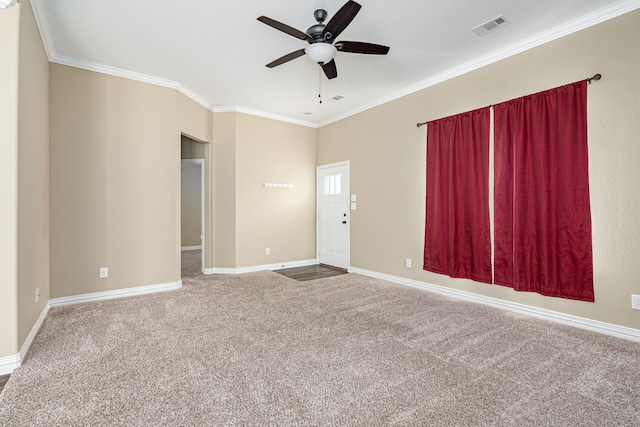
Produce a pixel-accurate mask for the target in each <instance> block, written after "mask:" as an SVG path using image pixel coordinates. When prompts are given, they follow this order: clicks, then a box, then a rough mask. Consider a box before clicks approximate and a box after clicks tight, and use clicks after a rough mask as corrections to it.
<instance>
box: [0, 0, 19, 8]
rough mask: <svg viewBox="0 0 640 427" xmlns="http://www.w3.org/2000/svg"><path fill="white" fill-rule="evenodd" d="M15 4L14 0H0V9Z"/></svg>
mask: <svg viewBox="0 0 640 427" xmlns="http://www.w3.org/2000/svg"><path fill="white" fill-rule="evenodd" d="M14 4H16V0H0V9H6V8H8V7H9V6H13V5H14Z"/></svg>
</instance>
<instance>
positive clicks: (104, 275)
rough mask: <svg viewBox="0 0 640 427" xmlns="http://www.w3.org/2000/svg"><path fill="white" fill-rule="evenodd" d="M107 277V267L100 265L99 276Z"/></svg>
mask: <svg viewBox="0 0 640 427" xmlns="http://www.w3.org/2000/svg"><path fill="white" fill-rule="evenodd" d="M106 277H109V267H100V278H101V279H104V278H106Z"/></svg>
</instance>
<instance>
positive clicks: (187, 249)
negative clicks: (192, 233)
mask: <svg viewBox="0 0 640 427" xmlns="http://www.w3.org/2000/svg"><path fill="white" fill-rule="evenodd" d="M180 250H181V251H182V252H184V251H199V250H202V245H200V246H183V247H181V248H180Z"/></svg>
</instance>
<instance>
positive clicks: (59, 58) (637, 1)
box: [5, 0, 640, 129]
mask: <svg viewBox="0 0 640 427" xmlns="http://www.w3.org/2000/svg"><path fill="white" fill-rule="evenodd" d="M5 1H6V0H5ZM31 4H32V7H33V11H34V14H35V16H36V23H37V25H38V29H39V30H40V36H41V38H42V42H43V44H44V47H45V50H46V52H47V56H48V57H49V61H51V62H56V63H59V64H62V65H69V66H72V67H77V68H82V69H85V70H89V71H95V72H98V73H104V74H111V75H114V76H118V77H123V78H128V79H132V80H138V81H142V82H146V83H150V84H157V85H159V86H165V87H170V88H173V89H176V90H178V91H180V92H181V93H182V94H184V95H185V96H187V97H189V98H191V99H192V100H194V101H195V102H197V103H198V104H200V105H202V106H203V107H205V108H207V109H208V110H210V111H213V112H214V113H216V112H220V113H223V112H239V113H245V114H250V115H254V116H258V117H264V118H268V119H272V120H278V121H283V122H287V123H292V124H298V125H301V126H307V127H311V128H315V129H317V128H320V127H322V126H326V125H329V124H331V123H335V122H337V121H340V120H343V119H346V118H347V117H350V116H353V115H355V114H358V113H361V112H363V111H366V110H369V109H371V108H374V107H377V106H380V105H382V104H385V103H387V102H390V101H393V100H396V99H398V98H401V97H403V96H406V95H409V94H412V93H415V92H418V91H420V90H422V89H426V88H428V87H431V86H434V85H436V84H438V83H442V82H444V81H446V80H449V79H452V78H454V77H458V76H460V75H463V74H465V73H468V72H470V71H473V70H476V69H478V68H481V67H484V66H486V65H489V64H492V63H494V62H497V61H500V60H502V59H505V58H508V57H510V56H513V55H516V54H518V53H520V52H523V51H525V50H529V49H531V48H534V47H537V46H540V45H542V44H545V43H548V42H550V41H553V40H556V39H559V38H561V37H564V36H566V35H569V34H572V33H575V32H577V31H580V30H583V29H586V28H589V27H592V26H594V25H597V24H600V23H602V22H605V21H608V20H610V19H613V18H616V17H618V16H621V15H624V14H625V13H629V12H632V11H634V10H636V9H638V8H640V0H626V1H621V2H618V3H616V4H613V5H609V6H606V7H603V8H602V9H600V10H598V11H596V12H594V13H592V14H589V15H585V16H583V17H582V18H579V19H576V20H574V21H571V22H568V23H565V24H563V25H562V26H559V27H556V28H553V29H551V30H549V31H546V32H544V33H540V34H538V35H536V36H533V37H530V38H528V39H525V40H522V41H520V42H518V43H514V44H512V45H510V46H507V47H506V48H504V49H501V50H498V51H495V52H492V53H490V54H488V55H485V56H481V57H479V58H476V59H474V60H472V61H469V62H466V63H464V64H462V65H460V66H458V67H454V68H452V69H450V70H447V71H445V72H443V73H440V74H438V75H436V76H433V77H430V78H428V79H425V80H422V81H420V82H418V83H416V84H412V85H409V86H406V87H404V88H402V89H400V90H398V91H396V92H394V93H392V94H390V95H388V96H384V97H381V98H379V99H377V100H374V101H372V102H370V103H367V104H364V105H362V106H360V107H358V108H355V109H353V110H349V111H347V112H345V113H343V114H340V115H338V116H335V117H333V118H331V119H328V120H325V121H322V122H319V123H314V122H308V121H304V120H299V119H294V118H291V117H285V116H281V115H277V114H272V113H268V112H265V111H259V110H253V109H250V108H245V107H240V106H213V105H211V103H210V102H208V101H207V100H205V99H204V98H202V97H201V96H199V95H198V94H196V93H195V92H193V91H191V90H189V89H187V88H185V87H184V86H182V85H181V84H180V83H178V82H174V81H171V80H166V79H161V78H158V77H153V76H149V75H146V74H141V73H136V72H132V71H127V70H123V69H120V68H115V67H109V66H105V65H101V64H97V63H92V62H89V61H82V60H78V59H74V58H70V57H66V56H64V55H58V54H57V53H56V50H55V45H54V43H53V36H52V34H51V29H50V26H49V22H48V19H47V14H46V11H45V9H46V8H45V7H44V5H43V0H31ZM581 77H584V76H581ZM497 102H499V100H496V102H495V103H497Z"/></svg>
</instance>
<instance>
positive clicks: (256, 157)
mask: <svg viewBox="0 0 640 427" xmlns="http://www.w3.org/2000/svg"><path fill="white" fill-rule="evenodd" d="M237 129H238V131H237V152H236V153H237V154H236V155H237V158H236V168H237V170H236V174H237V178H236V209H237V215H236V218H237V223H236V227H237V231H236V236H237V241H236V244H237V247H236V257H237V267H247V266H254V265H263V264H273V263H277V262H286V261H296V260H306V259H311V258H316V256H315V165H316V136H317V131H316V129H312V128H308V127H304V126H299V125H294V124H289V123H284V122H279V121H275V120H269V119H265V118H260V117H255V116H250V115H247V114H238V117H237ZM265 182H272V183H282V184H295V186H296V188H295V189H282V188H266V187H264V183H265ZM265 248H269V249H270V250H271V255H269V256H267V255H265Z"/></svg>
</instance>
